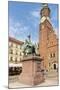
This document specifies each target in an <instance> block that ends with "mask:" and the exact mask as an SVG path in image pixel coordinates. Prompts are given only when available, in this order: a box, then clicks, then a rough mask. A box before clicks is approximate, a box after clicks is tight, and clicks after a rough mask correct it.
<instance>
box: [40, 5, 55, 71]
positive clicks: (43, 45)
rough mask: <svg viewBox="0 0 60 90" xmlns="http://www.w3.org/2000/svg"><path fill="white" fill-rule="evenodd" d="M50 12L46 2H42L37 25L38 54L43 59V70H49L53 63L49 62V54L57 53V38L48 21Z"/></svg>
mask: <svg viewBox="0 0 60 90" xmlns="http://www.w3.org/2000/svg"><path fill="white" fill-rule="evenodd" d="M50 12H51V11H50V8H49V7H48V4H42V9H41V12H40V16H41V18H40V25H39V52H40V56H41V57H42V58H43V59H44V70H46V71H47V72H48V71H49V68H52V67H50V65H51V66H52V63H53V62H52V63H51V61H52V60H51V58H50V56H51V54H53V53H56V55H57V38H56V35H55V33H54V30H53V27H52V24H51V21H50ZM56 57H57V56H56ZM49 58H50V60H49ZM54 60H56V61H57V58H55V59H54V58H53V61H54ZM54 62H55V61H54Z"/></svg>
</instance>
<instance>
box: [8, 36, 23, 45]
mask: <svg viewBox="0 0 60 90" xmlns="http://www.w3.org/2000/svg"><path fill="white" fill-rule="evenodd" d="M9 41H11V42H14V43H16V44H20V45H22V44H23V43H24V42H23V41H19V40H17V39H15V38H13V37H9Z"/></svg>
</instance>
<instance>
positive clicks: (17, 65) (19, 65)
mask: <svg viewBox="0 0 60 90" xmlns="http://www.w3.org/2000/svg"><path fill="white" fill-rule="evenodd" d="M9 67H22V64H21V63H20V64H14V63H10V64H9Z"/></svg>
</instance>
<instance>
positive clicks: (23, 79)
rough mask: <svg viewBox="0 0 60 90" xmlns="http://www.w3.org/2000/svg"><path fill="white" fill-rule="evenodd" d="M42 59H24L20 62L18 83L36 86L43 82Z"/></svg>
mask: <svg viewBox="0 0 60 90" xmlns="http://www.w3.org/2000/svg"><path fill="white" fill-rule="evenodd" d="M42 61H43V60H42V58H40V57H39V56H27V57H24V59H23V60H22V61H21V62H22V73H21V74H20V76H19V81H20V83H23V84H27V85H37V84H40V83H41V82H43V81H44V72H43V70H42V65H43V64H42Z"/></svg>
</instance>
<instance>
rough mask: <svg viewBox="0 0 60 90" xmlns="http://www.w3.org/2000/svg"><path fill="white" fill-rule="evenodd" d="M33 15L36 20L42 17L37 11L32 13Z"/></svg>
mask: <svg viewBox="0 0 60 90" xmlns="http://www.w3.org/2000/svg"><path fill="white" fill-rule="evenodd" d="M31 15H32V16H33V17H35V18H39V17H40V10H35V11H32V12H31Z"/></svg>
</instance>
